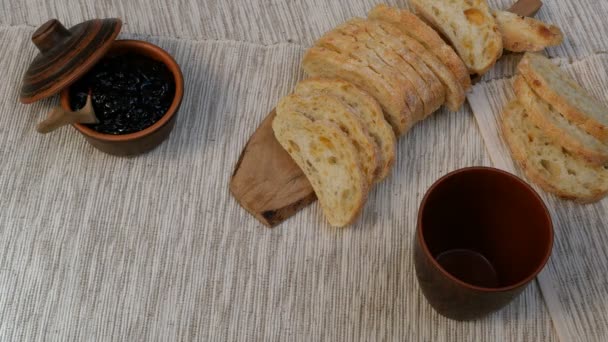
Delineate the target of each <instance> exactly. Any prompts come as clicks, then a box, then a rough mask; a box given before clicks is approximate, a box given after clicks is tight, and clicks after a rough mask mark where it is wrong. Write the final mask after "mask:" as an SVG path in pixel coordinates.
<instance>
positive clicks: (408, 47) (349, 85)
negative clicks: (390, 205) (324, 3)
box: [273, 5, 471, 226]
mask: <svg viewBox="0 0 608 342" xmlns="http://www.w3.org/2000/svg"><path fill="white" fill-rule="evenodd" d="M303 67H304V70H305V71H306V72H307V74H308V75H309V76H310V77H311V78H309V79H307V80H304V81H302V82H300V83H299V84H298V85H297V86H296V88H295V91H294V92H293V93H292V94H290V95H288V96H285V97H284V98H282V99H281V100H280V102H279V104H278V105H277V109H276V112H277V116H276V118H275V119H274V122H273V129H274V132H275V136H276V138H277V140H278V141H279V143H280V144H281V145H282V146H283V147H284V148H285V150H286V151H287V152H288V153H289V154H290V155H291V156H292V158H293V159H294V161H295V162H296V163H297V164H298V165H299V166H300V168H301V169H302V170H303V171H304V173H305V174H306V176H307V177H308V179H309V180H310V182H311V184H312V186H313V188H314V190H315V192H316V194H317V197H318V199H319V202H320V203H321V206H322V208H323V211H324V213H325V216H326V217H327V219H328V221H329V223H330V224H331V225H334V226H344V225H347V224H349V223H351V222H352V221H353V220H354V219H355V218H356V217H357V215H358V214H359V212H360V210H361V208H362V207H363V204H364V202H365V199H366V198H367V193H368V191H369V190H370V189H371V187H372V186H373V184H375V183H377V182H379V181H381V180H383V179H384V178H386V177H387V176H388V175H389V174H390V171H391V168H392V165H393V162H394V160H395V141H396V137H397V136H399V135H402V134H404V133H405V132H407V130H409V129H410V128H411V127H412V126H413V125H414V124H415V123H416V122H419V121H421V120H423V119H425V118H427V117H428V116H429V115H430V114H431V113H433V112H435V111H436V110H437V109H439V108H440V107H441V106H442V105H444V104H446V106H447V107H448V108H449V109H451V110H458V109H459V108H460V107H461V106H462V104H463V103H464V100H465V93H466V91H467V90H468V89H469V88H470V87H471V80H470V77H469V73H468V70H467V67H466V66H465V65H464V63H463V62H462V60H461V59H460V57H459V56H458V54H457V53H456V52H455V51H454V50H453V49H452V48H451V47H450V46H449V45H448V44H447V43H445V42H444V41H443V40H442V39H441V37H440V36H439V34H438V33H437V32H436V31H435V30H433V29H432V28H431V27H430V26H428V25H427V24H426V23H424V22H423V21H422V20H421V19H419V18H418V17H417V16H415V15H414V14H412V13H411V12H408V11H406V10H400V9H396V8H390V7H387V6H383V5H381V6H378V7H376V8H375V9H374V10H372V11H371V12H370V14H369V18H367V19H364V18H353V19H351V20H349V21H347V22H346V23H344V24H342V25H339V26H338V27H336V28H335V29H333V30H332V31H330V32H328V33H326V34H325V35H323V37H321V38H320V39H319V40H318V41H317V42H316V43H315V44H314V46H313V47H312V48H310V49H309V50H308V51H307V53H306V55H305V56H304V60H303Z"/></svg>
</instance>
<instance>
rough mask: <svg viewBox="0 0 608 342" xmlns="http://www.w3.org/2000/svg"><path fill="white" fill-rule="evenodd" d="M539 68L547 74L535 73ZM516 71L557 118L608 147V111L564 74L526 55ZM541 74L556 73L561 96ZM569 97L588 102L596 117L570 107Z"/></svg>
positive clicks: (530, 54)
mask: <svg viewBox="0 0 608 342" xmlns="http://www.w3.org/2000/svg"><path fill="white" fill-rule="evenodd" d="M540 67H542V68H546V71H544V72H543V71H541V70H538V69H539V68H540ZM517 70H518V72H519V73H520V74H521V75H522V76H523V77H524V78H525V79H526V81H527V82H528V84H529V85H530V86H531V87H532V89H533V90H534V92H535V93H536V94H538V96H539V97H540V98H542V99H543V100H544V101H546V102H548V103H550V104H551V106H553V107H554V108H555V109H556V110H557V111H558V112H559V113H560V114H562V115H563V116H564V117H565V118H567V119H568V120H570V121H572V122H574V123H576V125H577V126H579V127H581V128H582V129H584V130H585V131H586V132H587V133H589V134H591V135H593V136H594V137H596V138H597V139H599V140H600V141H602V142H603V143H605V144H608V108H607V107H606V106H604V105H603V104H601V103H600V102H599V101H597V100H596V99H594V98H592V97H591V96H590V95H589V94H588V93H587V92H586V91H585V90H584V89H583V88H582V87H581V86H580V85H578V84H577V83H576V82H575V81H574V80H573V79H572V78H571V77H569V76H568V75H567V74H566V73H565V72H563V71H562V70H560V69H559V68H558V67H557V66H556V65H554V64H553V63H551V61H550V60H549V59H547V58H546V57H544V56H541V55H539V54H532V53H527V54H526V55H525V56H524V58H522V60H521V62H520V63H519V65H518V67H517ZM544 73H555V74H556V75H558V76H557V77H559V79H561V80H563V86H564V87H567V88H566V89H564V90H563V91H562V93H560V92H558V91H557V90H556V89H555V87H558V85H556V84H555V82H553V83H554V84H551V82H550V81H549V80H548V79H547V78H548V75H546V74H544ZM572 94H578V95H577V96H580V97H581V98H582V99H583V101H588V102H589V103H590V107H591V108H592V109H593V110H594V111H595V112H596V113H595V115H592V114H590V113H586V112H585V110H584V109H582V108H580V107H577V106H576V105H574V104H572V103H571V102H570V101H569V100H568V97H569V96H571V95H572Z"/></svg>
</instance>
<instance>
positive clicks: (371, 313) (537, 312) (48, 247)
mask: <svg viewBox="0 0 608 342" xmlns="http://www.w3.org/2000/svg"><path fill="white" fill-rule="evenodd" d="M490 2H491V3H493V4H494V5H495V6H497V7H499V6H501V7H503V8H504V7H506V6H508V5H509V4H510V1H502V0H501V1H490ZM375 3H377V1H372V0H353V1H350V2H349V5H348V6H345V5H344V2H343V1H339V0H329V1H327V0H323V1H321V0H306V1H288V0H277V1H272V2H269V1H265V0H251V1H240V0H226V1H221V2H220V1H194V0H177V1H169V0H155V1H143V0H133V1H119V0H102V1H68V2H59V1H42V0H25V1H23V0H0V8H1V9H2V10H0V44H1V46H2V49H0V71H2V75H3V82H0V161H1V163H0V341H315V340H333V341H557V340H562V341H577V340H578V341H605V340H606V333H605V332H606V324H607V318H606V312H608V303H606V292H607V286H608V285H607V279H606V276H605V274H606V272H607V270H606V265H607V263H606V260H607V256H606V248H605V246H606V245H607V244H608V233H607V230H606V226H607V225H608V221H607V220H606V216H607V215H606V214H607V213H606V209H605V208H604V206H605V205H606V204H605V203H604V202H601V203H600V204H597V205H594V206H591V207H579V206H577V205H574V204H570V203H561V202H559V203H558V202H552V200H551V198H550V197H545V198H546V199H547V203H548V204H549V206H550V207H551V208H552V211H553V213H554V219H555V220H556V221H558V222H560V223H559V224H560V225H559V228H557V236H556V240H555V249H554V253H553V256H552V258H551V260H550V263H549V265H548V266H547V268H546V269H545V271H544V272H543V273H541V276H540V278H539V281H538V282H537V283H535V284H533V285H532V286H530V287H529V288H528V289H526V291H525V292H524V293H523V294H522V296H521V297H519V298H517V299H516V300H515V301H514V302H513V303H512V304H511V305H509V306H508V307H506V308H505V309H503V310H501V311H500V312H498V313H496V314H494V315H491V316H489V317H487V318H484V319H482V320H479V321H475V322H468V323H460V322H454V321H449V320H447V319H445V318H443V317H440V316H439V315H437V314H436V313H435V312H434V311H433V310H432V309H431V308H430V306H429V305H428V304H427V303H426V302H425V301H424V299H423V298H422V296H421V294H420V291H419V289H418V285H417V283H416V280H415V277H414V272H413V271H414V270H413V263H412V255H411V242H412V237H413V234H414V229H415V217H416V212H417V209H418V204H419V202H420V200H421V198H422V196H423V194H424V192H425V191H426V190H427V188H428V187H429V186H430V185H431V184H432V183H433V182H434V181H435V180H436V179H437V178H439V177H440V176H442V175H443V174H445V173H446V172H448V171H451V170H454V169H457V168H460V167H465V166H471V165H492V164H493V163H496V165H497V166H500V167H502V166H501V165H502V164H499V161H500V160H501V158H502V159H504V161H505V162H509V161H510V159H509V158H508V155H505V154H503V153H500V152H501V148H502V147H501V144H499V142H496V143H495V144H492V141H493V140H492V137H496V136H497V132H496V130H495V127H494V126H491V125H489V124H488V125H484V124H482V121H481V120H482V119H483V118H485V119H486V120H488V122H489V123H491V122H492V120H494V119H493V118H494V111H493V109H492V108H498V106H499V103H496V104H492V103H493V101H495V100H494V99H495V98H496V97H497V96H506V95H508V94H507V93H505V95H494V97H489V99H492V100H486V102H485V103H486V104H487V106H478V105H476V104H477V103H479V101H476V100H475V99H474V98H480V99H483V98H486V97H485V95H483V92H482V89H486V88H485V86H486V84H487V86H488V87H491V84H492V83H491V82H489V81H488V82H486V83H482V84H480V85H478V86H476V88H475V90H474V92H473V93H472V94H471V96H469V100H470V101H471V103H474V105H473V107H474V108H476V110H475V115H476V116H473V113H472V111H471V110H470V108H469V107H468V106H465V107H464V108H463V109H462V110H461V111H460V112H458V113H448V112H439V113H437V114H436V115H434V116H433V117H432V118H431V119H429V120H427V121H425V122H423V123H421V124H420V125H417V126H416V127H415V128H414V129H413V130H412V131H411V132H410V133H409V134H408V135H407V136H406V137H405V138H403V139H402V140H401V141H400V142H399V146H398V150H399V154H398V156H397V161H396V166H395V169H394V171H393V173H392V175H391V177H389V179H387V180H386V181H385V182H384V183H382V184H381V185H380V186H379V187H378V188H376V189H375V190H374V191H373V192H372V193H371V197H370V200H369V202H368V205H367V206H366V208H365V210H364V212H363V215H362V217H361V220H360V221H359V222H358V223H357V224H356V225H355V226H354V227H352V228H351V229H347V230H335V229H331V227H328V226H327V225H326V224H325V223H324V220H323V218H322V215H321V212H320V210H319V208H318V207H317V205H311V206H308V207H307V208H306V209H304V210H303V211H302V212H301V214H299V215H297V216H295V217H294V218H293V219H291V220H289V221H287V222H285V223H284V225H283V226H282V227H281V229H273V230H269V229H265V228H264V227H263V226H262V225H261V224H260V223H258V221H257V220H255V219H254V218H253V217H251V216H250V215H249V214H248V213H247V212H245V211H244V210H243V209H242V208H241V207H240V206H239V205H238V204H237V203H236V201H234V199H233V198H232V197H231V196H230V193H229V189H228V187H227V186H226V184H227V183H228V181H229V178H230V174H231V171H232V169H233V167H234V163H235V161H236V160H237V159H238V157H239V153H240V151H241V150H242V149H243V147H244V146H245V144H246V142H247V138H248V137H249V136H250V135H251V134H252V133H253V132H254V130H255V128H256V127H257V126H258V125H259V124H260V123H261V122H262V120H263V119H264V117H265V115H266V114H267V113H268V109H269V108H272V106H273V105H274V104H275V103H276V102H277V100H278V99H279V98H280V96H282V95H284V94H286V93H288V92H289V91H290V90H291V89H293V86H294V85H295V83H296V82H297V81H298V80H299V79H301V78H302V76H303V75H302V74H301V73H300V68H299V62H300V60H301V57H302V54H303V52H304V49H305V47H306V46H308V44H310V43H311V42H312V40H313V39H314V38H316V37H318V36H319V35H320V34H321V33H322V32H324V31H325V30H327V29H329V28H331V27H332V26H334V25H336V24H338V23H339V22H341V21H343V20H345V19H346V18H348V17H351V16H363V15H364V14H365V13H366V11H367V10H369V9H370V8H371V7H372V6H373V5H374V4H375ZM389 3H391V4H397V5H399V6H405V3H404V2H403V1H397V2H395V1H389ZM606 7H607V6H606V3H605V2H604V1H596V0H582V1H576V2H574V1H570V0H553V1H545V4H544V6H543V8H542V9H541V10H540V12H539V13H538V15H537V17H539V18H542V19H544V20H548V21H551V22H554V23H557V24H559V25H560V26H561V27H562V28H563V29H564V32H565V35H566V41H565V44H564V46H562V47H559V48H552V49H550V50H549V51H548V53H549V55H550V56H552V57H555V56H558V57H559V58H560V59H562V60H563V61H564V63H566V62H568V63H569V62H570V60H572V61H573V65H574V66H573V68H575V70H585V72H582V71H581V73H580V77H582V78H581V82H583V81H584V82H589V84H593V83H591V82H599V81H602V82H605V81H604V80H603V79H602V78H605V77H604V76H602V75H605V74H606V69H605V68H606V65H605V63H604V62H601V63H596V62H591V61H593V60H595V59H598V58H600V59H602V58H605V57H594V56H596V55H599V56H603V53H602V51H607V50H608V49H607V46H606V45H608V40H606V39H605V37H607V36H608V34H607V33H608V30H607V26H606V24H605V18H606V17H607V16H608V10H607V8H606ZM52 17H56V18H59V19H61V21H62V22H63V23H64V24H65V25H66V26H69V25H73V24H75V23H78V22H80V21H82V20H84V19H90V18H94V17H120V18H123V20H124V26H123V29H122V32H124V34H123V35H122V37H123V38H139V39H145V40H149V41H151V42H153V43H155V44H158V45H160V46H161V47H163V48H164V49H166V50H167V51H168V52H169V53H171V54H172V55H173V56H175V58H176V60H177V61H178V63H180V65H181V66H182V69H183V73H184V79H185V84H186V87H185V94H184V102H183V103H182V108H181V110H182V112H181V113H180V117H179V120H178V121H177V123H176V126H175V130H174V131H173V134H172V135H171V138H170V139H168V140H167V141H166V142H165V143H163V144H162V145H161V146H159V148H158V149H157V150H154V151H152V152H151V153H150V154H147V155H143V156H140V157H136V158H118V157H112V156H108V155H105V154H103V153H100V152H98V151H96V150H94V149H93V148H92V147H90V146H89V145H88V144H87V143H86V142H85V141H84V140H83V139H82V137H81V136H80V135H79V134H78V133H77V132H76V131H74V130H72V129H70V128H63V129H60V130H58V131H56V132H53V133H52V134H48V135H44V136H43V135H40V134H38V133H36V131H35V124H36V122H38V121H39V120H40V119H41V115H42V113H46V112H47V111H48V110H49V109H50V108H51V107H52V106H53V105H56V104H57V99H56V98H53V99H47V100H43V101H41V102H39V103H35V104H32V105H23V104H20V103H19V100H18V99H19V84H20V83H19V82H20V80H21V77H22V76H23V73H24V72H25V67H26V64H27V63H26V61H27V60H28V59H29V58H32V57H33V56H34V54H35V47H34V46H33V45H32V44H31V42H30V37H31V34H32V33H33V32H34V30H35V27H36V26H38V25H39V24H41V23H43V22H45V21H46V20H47V19H48V18H52ZM134 33H140V35H135V34H134ZM517 57H518V56H517V55H513V57H512V60H511V61H516V59H517ZM508 63H509V59H507V60H505V62H504V63H503V65H501V66H499V67H498V68H497V72H496V73H494V74H491V75H488V78H489V79H491V78H501V77H503V76H505V75H506V76H509V74H508V72H509V71H510V70H512V65H508ZM600 66H601V68H600ZM598 68H600V69H598ZM602 68H603V69H602ZM585 80H588V81H585ZM584 82H583V84H587V83H584ZM599 84H605V83H599ZM477 87H481V88H477ZM477 89H480V90H477ZM488 89H490V88H488ZM497 89H508V88H507V87H501V86H497ZM594 89H595V88H594ZM483 91H485V90H483ZM497 91H498V90H497ZM594 91H595V92H596V94H597V95H601V96H604V97H603V99H606V98H607V97H606V96H607V94H606V88H604V87H602V88H597V89H595V90H594ZM493 94H494V93H493ZM498 94H502V93H498ZM488 101H489V102H488ZM490 104H492V105H491V106H490ZM244 113H247V115H244ZM560 203H561V204H560ZM557 205H559V207H557Z"/></svg>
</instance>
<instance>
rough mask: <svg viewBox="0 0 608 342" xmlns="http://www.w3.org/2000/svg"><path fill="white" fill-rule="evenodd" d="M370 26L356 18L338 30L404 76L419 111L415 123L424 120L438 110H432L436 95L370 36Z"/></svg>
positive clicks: (397, 57)
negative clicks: (426, 115)
mask: <svg viewBox="0 0 608 342" xmlns="http://www.w3.org/2000/svg"><path fill="white" fill-rule="evenodd" d="M370 26H371V23H370V22H369V21H367V20H365V19H361V18H355V19H351V20H349V21H347V22H346V23H344V24H342V25H340V26H338V27H337V28H336V30H338V31H339V32H341V33H343V34H345V35H348V36H351V37H353V38H354V39H355V40H356V41H357V42H359V43H361V44H364V45H365V46H366V47H367V48H369V49H371V50H373V51H374V53H375V54H376V55H377V56H378V57H379V58H381V59H382V60H383V61H384V62H385V63H386V64H387V65H389V66H391V67H393V69H394V70H395V71H396V72H397V73H398V74H399V75H401V76H402V77H401V80H402V81H403V82H404V83H406V84H407V89H408V90H409V91H410V92H412V93H413V95H415V96H414V97H415V99H416V102H415V105H416V106H417V110H413V111H412V112H413V113H414V118H413V120H414V122H416V121H420V120H422V119H424V117H425V114H426V113H428V111H429V110H430V111H435V110H436V109H437V108H431V106H432V105H433V102H435V95H433V93H432V91H431V89H430V87H429V86H428V85H427V83H426V82H425V81H424V80H423V79H422V77H420V75H419V74H418V72H416V70H415V69H414V68H413V67H412V66H411V65H410V64H409V63H407V62H406V61H405V60H404V59H403V58H402V57H401V56H400V55H398V54H397V53H396V52H395V51H394V50H393V49H391V48H390V47H388V46H387V45H385V44H382V42H381V41H379V40H377V39H375V38H374V37H372V36H371V35H370V33H369V32H368V31H369V29H370Z"/></svg>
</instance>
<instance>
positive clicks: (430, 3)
mask: <svg viewBox="0 0 608 342" xmlns="http://www.w3.org/2000/svg"><path fill="white" fill-rule="evenodd" d="M410 3H411V4H412V5H413V6H414V8H415V9H416V12H417V13H419V14H420V15H421V16H422V17H423V18H424V19H425V20H427V21H428V22H429V23H430V24H431V26H433V27H434V28H435V29H436V30H438V31H439V32H441V33H442V34H443V35H444V36H445V37H447V38H448V39H449V40H450V42H451V43H452V45H453V46H454V48H455V49H456V51H457V52H458V54H459V55H460V58H462V60H463V61H464V64H465V65H466V66H467V67H468V68H469V72H470V73H475V74H479V75H482V74H484V73H485V72H486V71H488V69H490V68H491V67H492V66H493V65H494V63H496V60H498V58H500V56H501V55H502V36H501V35H500V30H499V29H498V25H497V24H496V20H495V19H494V17H493V16H492V14H491V13H490V9H489V7H488V4H487V3H486V0H450V1H445V0H410Z"/></svg>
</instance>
